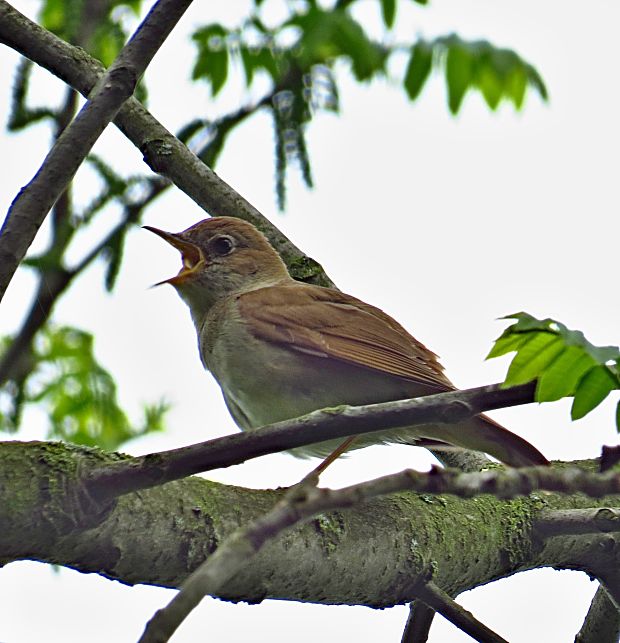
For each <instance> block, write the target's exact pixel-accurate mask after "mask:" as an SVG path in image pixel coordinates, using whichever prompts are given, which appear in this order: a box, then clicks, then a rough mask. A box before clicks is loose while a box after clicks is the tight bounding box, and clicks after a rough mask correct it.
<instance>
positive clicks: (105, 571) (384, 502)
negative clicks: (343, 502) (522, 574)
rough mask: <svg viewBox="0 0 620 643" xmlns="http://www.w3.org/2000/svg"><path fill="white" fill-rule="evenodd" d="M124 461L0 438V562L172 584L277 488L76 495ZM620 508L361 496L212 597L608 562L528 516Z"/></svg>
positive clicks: (336, 596)
mask: <svg viewBox="0 0 620 643" xmlns="http://www.w3.org/2000/svg"><path fill="white" fill-rule="evenodd" d="M122 458H123V456H119V455H118V454H105V453H103V452H101V451H98V450H94V449H84V448H77V447H72V446H68V445H64V444H60V443H36V442H33V443H18V442H12V443H5V444H3V445H1V446H0V524H2V525H3V526H4V528H3V530H2V531H1V532H0V560H2V561H3V562H5V563H7V562H10V561H13V560H19V559H24V558H29V559H35V560H42V561H47V562H53V563H57V564H60V565H65V566H69V567H73V568H75V569H79V570H82V571H89V572H96V573H99V574H102V575H104V576H107V577H109V578H115V579H118V580H121V581H122V582H125V583H130V584H133V583H149V584H155V585H163V586H170V587H175V586H178V584H179V583H180V582H181V581H182V580H183V579H184V578H186V577H187V575H188V574H189V572H191V571H192V570H193V569H195V568H196V567H197V566H198V565H199V564H200V563H201V562H202V561H203V560H205V558H206V557H207V556H209V554H210V553H212V552H213V551H214V549H215V548H216V547H217V545H218V544H219V543H220V542H222V540H223V539H224V538H226V537H227V536H228V535H229V534H230V533H231V532H232V531H233V530H234V529H236V528H237V527H238V526H239V525H242V524H246V523H247V522H248V521H250V520H254V519H255V518H256V517H258V516H259V515H262V514H264V513H265V512H266V511H268V510H269V509H270V508H271V507H272V506H273V505H274V504H275V502H276V501H277V500H278V499H279V498H280V497H281V493H282V492H281V491H256V490H249V489H242V488H238V487H232V486H226V485H221V484H217V483H214V482H210V481H207V480H203V479H199V478H189V479H186V480H183V481H178V482H172V483H168V484H165V485H162V486H160V487H157V488H154V489H150V490H146V491H141V492H139V493H135V494H127V495H126V496H123V497H122V498H120V499H119V500H118V501H117V502H116V503H114V504H113V505H109V506H106V507H100V506H97V505H95V504H92V503H90V502H88V499H84V497H83V496H82V495H81V494H80V493H79V491H80V487H79V479H80V476H82V475H84V472H85V471H86V470H87V469H88V468H91V467H97V466H101V465H104V464H106V463H112V462H114V461H117V460H119V459H122ZM76 485H77V487H76ZM619 505H620V498H618V497H617V496H613V497H606V498H604V499H602V500H600V501H594V500H592V499H589V498H586V497H585V496H582V495H580V494H575V495H573V496H563V495H559V494H543V493H539V494H536V495H532V496H530V497H527V498H520V499H518V500H514V501H510V502H506V501H501V500H498V499H496V498H494V497H492V496H478V497H476V498H473V499H470V500H460V499H457V498H455V497H453V496H447V495H446V496H443V495H441V496H438V495H431V494H423V495H418V494H414V493H399V494H393V495H390V496H386V497H382V498H375V499H369V500H366V501H365V502H363V503H361V504H359V505H357V506H355V507H353V508H351V509H348V510H346V511H345V510H342V511H340V510H339V511H334V512H331V513H329V514H323V515H321V516H320V517H319V518H318V519H314V520H311V521H309V522H308V523H306V524H305V525H303V526H298V527H294V528H293V529H291V530H289V531H287V532H285V533H284V534H283V535H282V536H281V537H279V538H278V539H276V540H274V541H273V542H270V543H268V544H267V545H266V546H265V547H264V549H263V550H262V551H261V552H260V553H259V554H258V555H257V556H256V557H255V558H254V559H253V560H252V562H251V563H250V564H249V565H248V567H247V568H246V569H244V570H243V571H242V572H240V573H239V574H237V575H236V576H235V577H234V578H233V579H232V580H231V581H230V582H229V583H228V584H227V585H226V586H225V588H224V589H223V590H222V591H221V593H220V595H221V597H222V598H228V599H235V600H247V601H260V600H261V599H263V598H268V597H269V598H283V599H290V600H298V601H306V602H318V603H325V604H338V603H345V604H356V605H369V606H373V607H385V606H388V605H395V604H400V603H404V602H408V601H411V600H412V599H413V598H414V597H415V592H414V589H413V585H414V581H415V580H416V579H418V578H419V577H420V576H423V577H424V578H427V576H428V572H429V570H432V574H433V576H432V577H433V582H434V583H435V584H436V585H437V586H438V587H440V588H441V589H442V590H444V591H446V592H447V593H449V594H450V595H451V596H455V595H457V594H458V593H460V592H461V591H464V590H466V589H470V588H472V587H476V586H478V585H480V584H483V583H487V582H489V581H491V580H494V579H497V578H501V577H504V576H508V575H510V574H512V573H514V572H517V571H522V570H525V569H530V568H534V567H542V566H549V565H551V566H555V567H562V568H567V567H568V568H571V569H585V570H587V571H590V570H591V569H592V568H594V569H596V568H597V567H599V566H600V565H608V566H614V567H617V566H618V563H619V562H620V560H618V558H619V557H620V554H619V553H618V551H617V550H618V548H614V547H610V546H609V543H608V542H607V540H605V539H609V538H610V537H611V535H610V534H603V535H602V536H592V535H587V536H570V537H565V536H560V537H554V538H551V539H547V540H544V541H541V540H540V539H538V538H536V537H533V536H532V520H533V518H535V516H536V515H537V513H538V512H539V511H540V510H542V509H546V510H557V509H569V508H573V509H578V508H588V507H603V506H608V507H609V506H611V507H617V506H619ZM386 534H391V536H390V538H386ZM603 540H605V542H603Z"/></svg>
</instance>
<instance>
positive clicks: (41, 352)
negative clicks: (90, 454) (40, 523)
mask: <svg viewBox="0 0 620 643" xmlns="http://www.w3.org/2000/svg"><path fill="white" fill-rule="evenodd" d="M10 342H11V338H8V337H5V338H3V339H2V341H1V346H2V348H3V349H4V350H2V352H5V351H6V350H7V349H8V346H9V345H10ZM0 357H1V353H0ZM0 400H1V401H2V407H0V429H2V430H3V431H8V432H15V431H16V430H17V429H18V427H19V424H20V419H21V415H22V412H23V410H24V407H25V406H26V405H28V404H38V405H42V406H43V408H44V409H45V410H46V415H47V417H48V418H49V427H48V437H49V438H53V439H60V440H65V441H68V442H73V443H75V444H82V445H86V446H100V447H102V448H104V449H109V450H115V449H118V447H119V446H120V445H122V444H123V443H125V442H127V441H128V440H131V439H133V438H136V437H139V436H142V435H145V434H147V433H152V432H154V431H160V430H161V429H162V428H163V419H164V415H165V413H166V411H167V410H168V405H167V404H166V403H165V402H163V401H160V402H157V403H155V404H151V405H146V406H145V407H144V409H143V419H142V421H141V422H140V423H138V424H137V425H133V424H132V423H131V422H130V421H129V419H128V418H127V415H126V414H125V412H124V411H123V410H122V408H121V407H120V405H119V401H118V398H117V391H116V384H115V383H114V378H113V377H112V375H110V373H109V372H108V371H107V370H106V369H105V368H104V367H103V366H102V365H101V364H100V363H99V361H98V360H97V358H96V356H95V354H94V342H93V336H92V335H91V334H90V333H87V332H85V331H82V330H78V329H76V328H69V327H66V326H63V327H54V326H51V325H48V326H46V328H45V329H43V330H42V331H41V333H40V334H39V336H38V338H37V341H35V343H34V347H33V351H32V357H31V364H30V369H29V373H28V375H27V377H26V378H24V379H23V380H22V381H21V382H15V381H10V382H8V383H6V384H5V385H4V386H3V387H2V389H0Z"/></svg>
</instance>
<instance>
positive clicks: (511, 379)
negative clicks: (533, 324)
mask: <svg viewBox="0 0 620 643" xmlns="http://www.w3.org/2000/svg"><path fill="white" fill-rule="evenodd" d="M563 350H564V343H563V342H562V339H561V338H560V337H558V336H557V335H554V334H552V333H535V334H532V335H531V336H529V339H528V341H527V342H525V343H524V344H523V345H522V346H521V347H520V348H519V351H518V352H517V355H516V356H515V358H514V359H513V360H512V362H511V364H510V367H509V368H508V374H507V375H506V381H505V382H504V384H505V385H506V386H516V385H517V384H525V383H526V382H531V381H532V380H534V379H536V378H537V377H538V376H539V375H540V373H541V372H542V371H543V370H544V368H545V367H546V366H547V365H548V364H549V363H551V362H552V361H553V360H554V359H555V358H556V357H557V356H558V355H559V354H560V353H561V352H562V351H563Z"/></svg>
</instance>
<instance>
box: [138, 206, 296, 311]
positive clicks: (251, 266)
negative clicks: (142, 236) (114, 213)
mask: <svg viewBox="0 0 620 643" xmlns="http://www.w3.org/2000/svg"><path fill="white" fill-rule="evenodd" d="M144 227H145V228H146V229H147V230H150V231H151V232H153V233H155V234H156V235H158V236H160V237H161V238H162V239H164V240H165V241H167V242H168V243H169V244H170V245H172V246H174V247H175V248H176V249H177V250H179V252H180V253H181V258H182V262H183V263H182V267H181V270H180V272H179V273H178V274H177V275H175V276H174V277H170V278H169V279H165V280H164V281H161V282H159V283H160V284H165V283H168V284H171V285H172V286H174V287H175V289H176V290H177V292H178V293H179V295H181V297H182V298H183V299H184V300H185V302H186V303H187V304H188V306H189V307H190V309H191V311H192V316H193V317H194V320H195V321H199V320H200V319H202V317H204V315H205V314H206V313H207V312H208V310H209V309H210V308H211V306H213V304H215V303H216V302H217V301H218V300H220V299H222V298H225V297H228V296H230V295H233V294H237V293H242V292H247V291H249V290H256V289H257V288H262V287H264V286H269V285H273V284H275V283H278V282H281V281H283V280H286V279H289V278H290V277H289V275H288V272H287V270H286V266H285V265H284V262H283V261H282V259H281V258H280V255H279V254H278V253H277V252H276V251H275V250H274V249H273V247H272V246H271V244H270V243H269V241H267V239H266V237H265V236H264V235H263V234H262V233H261V232H259V231H258V230H257V229H256V228H255V227H254V226H253V225H252V224H250V223H248V222H247V221H242V220H241V219H235V218H232V217H214V218H211V219H205V220H204V221H200V222H199V223H196V224H195V225H193V226H192V227H191V228H188V229H187V230H184V231H183V232H176V233H172V232H165V231H164V230H159V229H158V228H153V227H151V226H144ZM157 285H159V284H157Z"/></svg>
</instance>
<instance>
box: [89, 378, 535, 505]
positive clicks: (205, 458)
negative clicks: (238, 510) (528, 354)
mask: <svg viewBox="0 0 620 643" xmlns="http://www.w3.org/2000/svg"><path fill="white" fill-rule="evenodd" d="M534 389H535V384H534V383H531V384H524V385H521V386H515V387H513V388H502V387H501V386H500V385H499V384H495V385H491V386H483V387H480V388H474V389H468V390H465V391H451V392H448V393H439V394H437V395H429V396H426V397H418V398H414V399H410V400H399V401H395V402H384V403H381V404H369V405H367V406H357V407H356V406H341V407H337V408H334V409H327V410H321V411H314V412H312V413H309V414H308V415H304V416H302V417H300V418H295V419H293V420H285V421H283V422H278V423H276V424H271V425H269V426H266V427H263V428H261V429H257V430H255V431H251V432H246V433H234V434H232V435H227V436H224V437H222V438H216V439H214V440H208V441H206V442H201V443H199V444H195V445H192V446H189V447H182V448H179V449H172V450H170V451H163V452H161V453H153V454H149V455H145V456H141V457H137V458H131V459H129V460H124V461H121V462H118V463H114V464H111V465H108V466H106V467H103V468H100V469H94V470H92V471H90V472H89V473H88V474H87V476H86V479H85V481H84V483H85V485H86V488H87V492H88V493H89V494H90V495H92V496H93V497H94V498H95V499H97V500H99V501H104V500H109V499H111V498H116V497H118V496H120V495H122V494H125V493H129V492H131V491H136V490H138V489H146V488H149V487H153V486H157V485H160V484H163V483H165V482H170V481H171V480H178V479H180V478H184V477H186V476H188V475H192V474H194V473H200V472H203V471H208V470H211V469H217V468H219V467H225V466H230V465H233V464H239V463H241V462H245V461H246V460H249V459H251V458H256V457H258V456H261V455H267V454H268V453H276V452H279V451H284V450H286V449H292V448H294V447H298V446H303V445H306V444H312V443H315V442H322V441H324V440H328V439H334V438H345V437H348V436H350V435H357V434H362V433H370V432H372V431H377V430H385V429H391V428H395V427H406V426H414V425H420V424H429V423H433V422H443V423H455V422H459V421H462V420H464V419H466V418H468V417H471V416H472V415H477V414H479V413H482V412H483V411H489V410H492V409H497V408H504V407H508V406H515V405H518V404H528V403H530V402H532V401H533V397H534Z"/></svg>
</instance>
